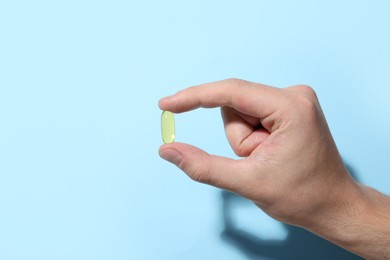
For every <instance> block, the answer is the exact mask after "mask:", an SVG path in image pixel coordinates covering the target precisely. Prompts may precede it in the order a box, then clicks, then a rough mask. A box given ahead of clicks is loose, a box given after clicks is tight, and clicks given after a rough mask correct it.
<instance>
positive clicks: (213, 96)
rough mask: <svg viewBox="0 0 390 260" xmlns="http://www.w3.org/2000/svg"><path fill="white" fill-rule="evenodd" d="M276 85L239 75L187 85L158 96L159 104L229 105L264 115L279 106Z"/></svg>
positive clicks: (176, 108)
mask: <svg viewBox="0 0 390 260" xmlns="http://www.w3.org/2000/svg"><path fill="white" fill-rule="evenodd" d="M282 98H283V93H282V91H281V90H280V89H278V88H274V87H270V86H266V85H262V84H257V83H252V82H248V81H244V80H239V79H228V80H222V81H216V82H212V83H207V84H203V85H199V86H194V87H190V88H187V89H184V90H181V91H179V92H177V93H176V94H174V95H172V96H169V97H165V98H162V99H161V100H160V101H159V107H160V108H161V109H162V110H168V111H171V112H174V113H181V112H186V111H190V110H193V109H196V108H199V107H205V108H212V107H223V106H229V107H232V108H234V109H236V110H237V111H240V112H242V113H244V114H247V115H251V116H256V117H259V118H265V117H267V116H269V115H271V114H272V113H274V112H275V110H276V109H278V108H280V105H281V104H282V101H281V99H282Z"/></svg>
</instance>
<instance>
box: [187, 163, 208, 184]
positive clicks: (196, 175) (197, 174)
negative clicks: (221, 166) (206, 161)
mask: <svg viewBox="0 0 390 260" xmlns="http://www.w3.org/2000/svg"><path fill="white" fill-rule="evenodd" d="M188 175H189V176H190V178H191V179H192V180H194V181H196V182H200V183H205V184H211V177H210V172H209V171H208V169H207V168H204V167H201V166H200V165H198V166H193V167H192V168H190V169H189V170H188Z"/></svg>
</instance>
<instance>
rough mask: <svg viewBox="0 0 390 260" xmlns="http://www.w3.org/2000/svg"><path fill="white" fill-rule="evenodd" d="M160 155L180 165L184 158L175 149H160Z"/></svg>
mask: <svg viewBox="0 0 390 260" xmlns="http://www.w3.org/2000/svg"><path fill="white" fill-rule="evenodd" d="M159 154H160V157H161V158H163V159H164V160H167V161H168V162H171V163H173V164H175V165H176V166H178V165H179V164H180V162H181V160H182V158H183V156H182V155H181V153H179V152H178V151H177V150H175V149H165V150H162V151H159Z"/></svg>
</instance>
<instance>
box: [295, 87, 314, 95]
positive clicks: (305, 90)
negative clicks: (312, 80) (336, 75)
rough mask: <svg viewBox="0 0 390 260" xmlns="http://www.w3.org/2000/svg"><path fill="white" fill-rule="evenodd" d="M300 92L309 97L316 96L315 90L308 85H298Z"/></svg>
mask: <svg viewBox="0 0 390 260" xmlns="http://www.w3.org/2000/svg"><path fill="white" fill-rule="evenodd" d="M298 87H299V88H300V90H301V91H302V92H303V93H305V94H307V95H310V96H316V92H315V90H314V89H313V88H312V87H311V86H309V85H299V86H298Z"/></svg>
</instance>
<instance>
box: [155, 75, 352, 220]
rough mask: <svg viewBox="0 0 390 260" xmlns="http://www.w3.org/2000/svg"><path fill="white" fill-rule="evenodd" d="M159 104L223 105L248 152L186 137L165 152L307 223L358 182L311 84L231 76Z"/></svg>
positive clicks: (205, 177) (180, 107)
mask: <svg viewBox="0 0 390 260" xmlns="http://www.w3.org/2000/svg"><path fill="white" fill-rule="evenodd" d="M159 106H160V108H161V109H163V110H169V111H172V112H175V113H180V112H185V111H188V110H192V109H195V108H198V107H221V112H222V118H223V121H224V125H225V131H226V136H227V138H228V140H229V142H230V145H231V147H232V148H233V150H234V152H235V153H236V154H237V155H238V156H242V157H244V158H243V159H241V160H233V159H228V158H223V157H219V156H215V155H209V154H207V153H206V152H204V151H202V150H200V149H198V148H195V147H193V146H190V145H187V144H182V143H173V144H166V145H163V146H162V147H161V148H160V155H161V157H163V158H164V159H166V160H168V161H171V162H173V163H175V164H176V165H177V166H178V167H180V168H181V169H182V170H183V171H184V172H185V173H186V174H188V176H189V177H191V178H192V179H194V180H196V181H199V182H202V183H207V184H211V185H214V186H217V187H220V188H223V189H227V190H230V191H233V192H236V193H238V194H241V195H243V196H245V197H247V198H249V199H251V200H253V201H254V202H255V203H256V204H257V205H258V206H259V207H260V208H262V209H263V210H264V211H266V212H267V213H268V214H269V215H271V216H272V217H274V218H276V219H279V220H282V221H284V222H288V223H291V224H298V225H299V224H300V222H302V221H303V222H305V223H306V222H307V220H306V219H307V216H310V218H312V217H313V215H316V214H318V213H321V210H319V209H321V208H322V207H323V206H324V205H327V204H329V203H332V202H333V201H332V198H331V197H332V196H338V195H340V194H341V193H342V192H343V190H344V189H345V188H346V186H348V185H353V181H352V179H351V177H350V176H349V174H348V172H347V170H346V168H345V167H344V164H343V162H342V160H341V158H340V155H339V153H338V151H337V148H336V146H335V144H334V142H333V139H332V136H331V134H330V131H329V129H328V126H327V124H326V121H325V118H324V116H323V113H322V112H321V108H320V106H319V103H318V100H317V98H316V95H315V93H314V91H313V90H312V89H311V88H310V87H307V86H295V87H290V88H286V89H277V88H273V87H269V86H265V85H260V84H254V83H250V82H246V81H241V80H236V79H233V80H232V79H231V80H224V81H219V82H215V83H210V84H206V85H202V86H197V87H191V88H188V89H185V90H183V91H180V92H179V93H177V94H175V95H173V96H170V97H167V98H164V99H161V100H160V102H159ZM319 211H320V212H319Z"/></svg>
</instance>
